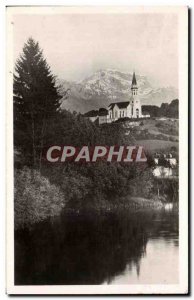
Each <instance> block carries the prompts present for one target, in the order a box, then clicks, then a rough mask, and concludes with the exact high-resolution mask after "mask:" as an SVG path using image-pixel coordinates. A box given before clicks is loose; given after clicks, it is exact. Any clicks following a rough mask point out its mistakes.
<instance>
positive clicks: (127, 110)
mask: <svg viewBox="0 0 194 300" xmlns="http://www.w3.org/2000/svg"><path fill="white" fill-rule="evenodd" d="M92 112H97V111H91V112H88V113H86V114H85V117H89V119H90V120H91V121H92V122H94V121H95V120H96V119H97V118H98V119H99V124H103V123H112V122H114V121H117V120H118V119H121V118H130V119H138V118H149V117H150V115H143V114H142V107H141V101H140V99H139V96H138V86H137V81H136V76H135V72H134V73H133V78H132V84H131V96H130V97H129V101H125V102H115V103H111V104H109V106H108V108H107V110H106V111H105V109H101V108H100V109H99V111H98V116H96V115H95V116H93V114H92ZM90 113H91V116H89V115H90ZM88 114H89V115H88Z"/></svg>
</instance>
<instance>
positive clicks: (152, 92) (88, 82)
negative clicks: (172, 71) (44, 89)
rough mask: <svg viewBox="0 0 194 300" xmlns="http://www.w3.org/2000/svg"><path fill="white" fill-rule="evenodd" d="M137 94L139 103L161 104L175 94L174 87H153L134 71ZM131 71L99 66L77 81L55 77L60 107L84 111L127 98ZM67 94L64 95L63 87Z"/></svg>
mask: <svg viewBox="0 0 194 300" xmlns="http://www.w3.org/2000/svg"><path fill="white" fill-rule="evenodd" d="M136 78H137V83H138V87H139V97H140V99H141V102H142V104H143V105H159V106H160V105H161V104H162V103H163V102H165V103H169V102H170V101H171V100H172V99H175V98H177V97H178V91H177V90H176V89H175V88H174V87H161V88H155V87H153V86H152V85H151V83H150V82H149V80H148V78H147V77H146V76H142V75H136ZM131 80H132V73H124V72H120V71H117V70H111V69H107V70H99V71H97V72H95V73H94V74H92V75H91V76H89V77H87V78H85V79H83V80H82V81H80V82H69V81H65V80H58V84H59V85H60V87H59V92H60V94H61V95H62V96H64V97H63V99H62V105H61V107H62V108H65V109H69V110H70V111H73V110H75V111H77V112H81V113H85V112H87V111H89V110H92V109H98V108H100V107H107V106H108V105H109V104H110V103H111V102H117V101H118V102H120V101H127V100H128V97H129V95H130V92H131V90H130V88H131ZM67 90H68V98H67V99H66V91H67Z"/></svg>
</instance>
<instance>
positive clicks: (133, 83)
mask: <svg viewBox="0 0 194 300" xmlns="http://www.w3.org/2000/svg"><path fill="white" fill-rule="evenodd" d="M132 85H137V81H136V77H135V72H133V78H132Z"/></svg>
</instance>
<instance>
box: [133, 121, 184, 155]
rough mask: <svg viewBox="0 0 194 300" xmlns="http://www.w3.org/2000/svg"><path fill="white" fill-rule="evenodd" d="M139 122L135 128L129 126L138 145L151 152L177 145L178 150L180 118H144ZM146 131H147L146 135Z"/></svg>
mask: <svg viewBox="0 0 194 300" xmlns="http://www.w3.org/2000/svg"><path fill="white" fill-rule="evenodd" d="M139 124H140V125H139V126H135V127H133V128H130V127H129V130H130V132H131V134H132V135H133V136H134V138H135V140H136V144H137V145H141V146H143V147H144V149H145V150H148V151H151V152H152V151H156V150H163V149H170V148H171V147H176V148H177V150H178V144H179V143H178V139H179V137H178V127H179V122H178V120H176V119H169V118H156V119H147V120H142V121H140V122H139ZM145 131H147V135H146V136H145Z"/></svg>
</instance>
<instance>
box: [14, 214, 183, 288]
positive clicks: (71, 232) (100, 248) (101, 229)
mask: <svg viewBox="0 0 194 300" xmlns="http://www.w3.org/2000/svg"><path fill="white" fill-rule="evenodd" d="M177 246H178V216H177V214H175V213H169V212H168V213H166V212H160V213H156V212H152V213H148V212H147V213H142V212H139V213H129V212H120V213H118V212H117V213H112V214H108V215H104V216H102V215H101V216H99V215H94V214H92V215H91V214H90V215H81V216H80V215H79V216H78V215H76V216H75V215H68V216H67V215H66V216H61V218H60V219H58V220H55V222H53V223H52V224H51V223H42V224H39V225H38V226H37V227H36V228H34V229H33V230H31V231H22V232H21V231H20V232H16V233H15V284H18V285H21V284H22V285H45V284H48V285H58V284H61V285H62V284H63V285H64V284H66V285H70V284H71V285H72V284H129V283H141V282H146V281H147V283H152V282H155V279H156V278H158V280H161V281H162V282H161V283H164V280H166V279H163V278H161V276H158V272H159V273H160V274H161V270H162V268H164V266H163V264H164V262H163V260H164V258H165V259H166V260H167V261H168V268H169V269H170V270H171V271H170V275H168V276H167V277H166V278H167V281H168V280H170V278H171V277H172V281H173V280H174V279H175V277H174V276H173V272H175V273H176V269H177V267H178V260H176V259H175V257H177V259H178V254H177V253H178V252H177V251H178V247H177ZM165 268H166V267H165ZM173 270H174V271H173ZM165 272H168V270H167V269H165ZM146 273H147V274H146ZM150 274H152V275H150ZM153 278H154V280H153ZM158 283H160V281H159V282H158ZM169 283H171V282H169Z"/></svg>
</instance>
